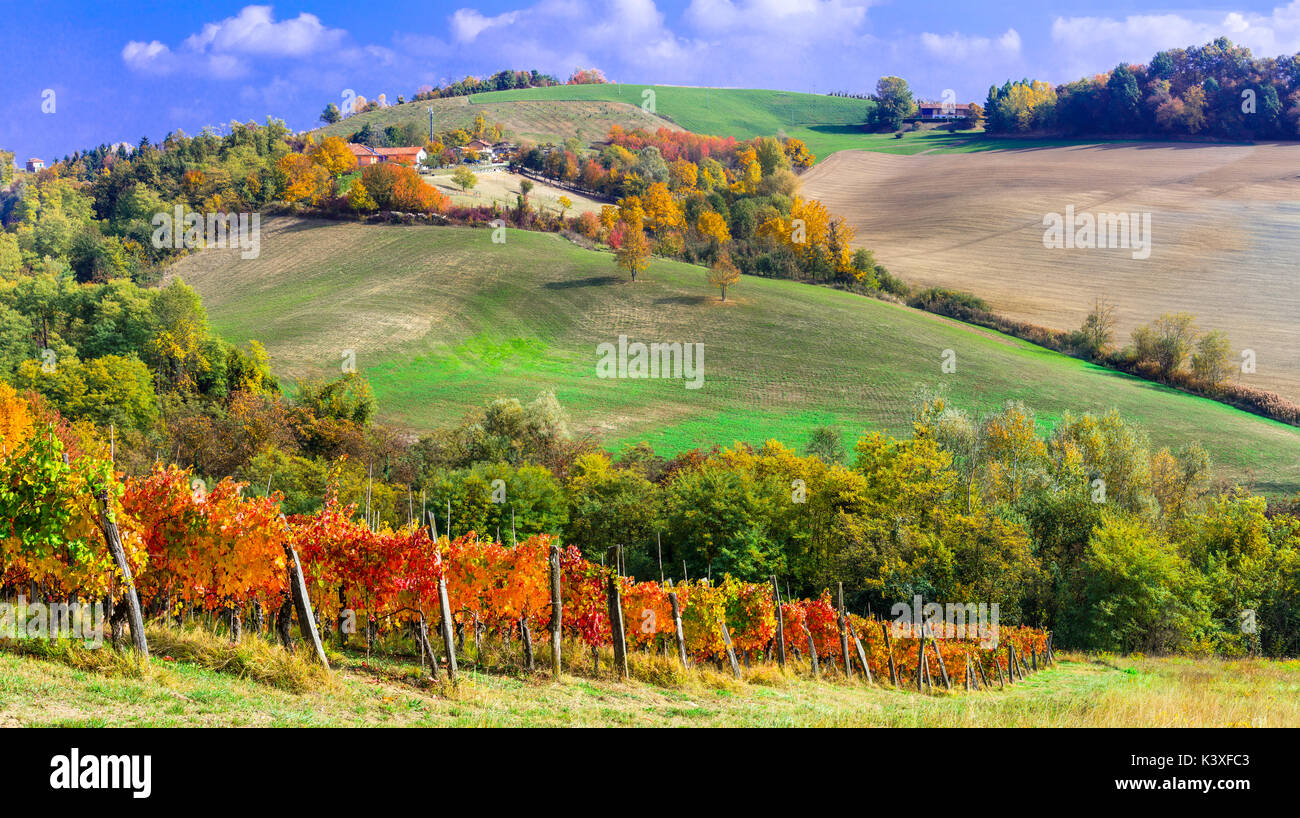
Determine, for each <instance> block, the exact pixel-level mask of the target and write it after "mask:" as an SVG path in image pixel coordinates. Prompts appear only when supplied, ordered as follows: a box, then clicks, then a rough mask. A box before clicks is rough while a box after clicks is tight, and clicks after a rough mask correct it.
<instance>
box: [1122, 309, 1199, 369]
mask: <svg viewBox="0 0 1300 818" xmlns="http://www.w3.org/2000/svg"><path fill="white" fill-rule="evenodd" d="M1195 341H1196V318H1195V316H1193V315H1192V314H1191V313H1186V312H1178V313H1171V312H1167V313H1165V314H1164V315H1162V316H1160V317H1159V318H1157V319H1156V320H1155V321H1152V322H1151V324H1150V325H1148V326H1145V327H1138V328H1137V329H1135V330H1133V345H1134V347H1136V349H1137V357H1138V360H1139V361H1142V362H1145V363H1148V364H1153V365H1154V366H1155V367H1156V368H1157V369H1158V370H1159V371H1160V373H1161V374H1162V375H1164V376H1165V377H1169V376H1170V375H1173V374H1174V373H1175V372H1177V371H1178V370H1180V369H1182V367H1183V364H1184V363H1185V362H1186V361H1187V356H1188V355H1189V354H1191V351H1192V345H1193V344H1194V343H1195Z"/></svg>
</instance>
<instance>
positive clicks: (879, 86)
mask: <svg viewBox="0 0 1300 818" xmlns="http://www.w3.org/2000/svg"><path fill="white" fill-rule="evenodd" d="M871 99H872V100H873V101H874V102H875V103H876V107H875V110H873V111H872V112H871V123H870V124H874V125H875V126H876V127H877V128H880V129H882V130H890V131H896V130H898V129H899V128H901V127H902V126H903V120H904V119H906V118H907V117H909V116H911V115H912V112H913V111H915V110H916V103H914V102H913V101H912V89H911V88H909V87H908V86H907V80H905V79H903V78H902V77H881V78H880V79H879V80H877V81H876V93H875V95H874V96H872V97H871Z"/></svg>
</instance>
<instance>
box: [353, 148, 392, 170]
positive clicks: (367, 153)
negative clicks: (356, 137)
mask: <svg viewBox="0 0 1300 818" xmlns="http://www.w3.org/2000/svg"><path fill="white" fill-rule="evenodd" d="M348 150H349V151H351V152H352V157H353V158H354V159H356V160H357V167H359V168H365V167H369V166H371V165H377V164H379V163H380V162H382V161H384V157H382V156H380V155H379V154H378V153H376V152H375V151H374V150H373V149H371V148H370V147H368V146H366V145H362V144H360V143H357V142H349V143H348Z"/></svg>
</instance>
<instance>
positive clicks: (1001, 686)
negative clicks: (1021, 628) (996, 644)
mask: <svg viewBox="0 0 1300 818" xmlns="http://www.w3.org/2000/svg"><path fill="white" fill-rule="evenodd" d="M993 667H995V668H997V671H998V690H1005V689H1006V687H1007V680H1006V679H1005V678H1004V677H1003V676H1002V659H1001V658H1000V657H999V656H998V654H997V652H996V651H995V652H994V653H993Z"/></svg>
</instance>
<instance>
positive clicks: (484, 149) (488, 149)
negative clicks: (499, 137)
mask: <svg viewBox="0 0 1300 818" xmlns="http://www.w3.org/2000/svg"><path fill="white" fill-rule="evenodd" d="M514 147H515V146H514V145H512V144H510V143H509V142H489V141H487V140H486V139H471V140H470V141H469V142H467V143H465V144H464V145H462V146H461V147H459V148H456V149H455V151H456V156H457V157H459V158H460V159H461V161H463V162H465V161H473V157H478V161H480V162H499V161H502V160H503V159H504V158H506V156H507V155H508V154H509V153H510V151H512V150H514Z"/></svg>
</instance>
